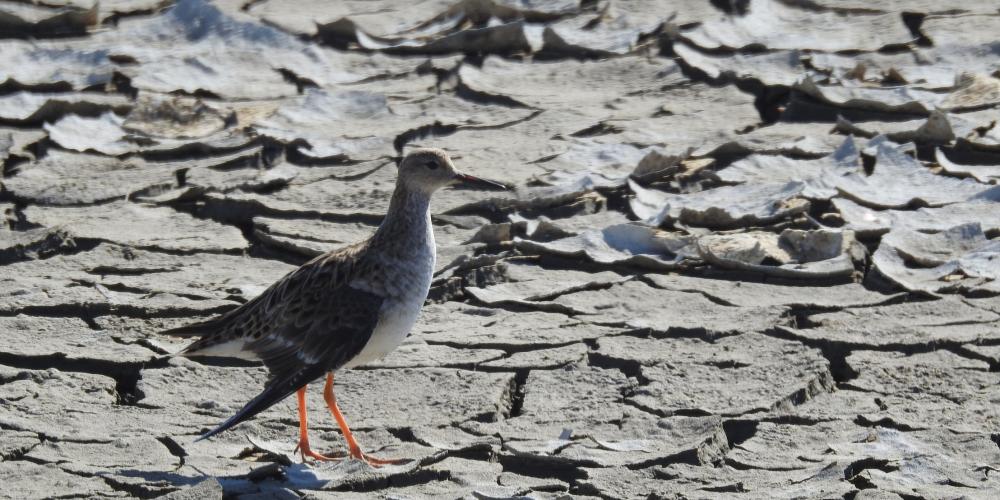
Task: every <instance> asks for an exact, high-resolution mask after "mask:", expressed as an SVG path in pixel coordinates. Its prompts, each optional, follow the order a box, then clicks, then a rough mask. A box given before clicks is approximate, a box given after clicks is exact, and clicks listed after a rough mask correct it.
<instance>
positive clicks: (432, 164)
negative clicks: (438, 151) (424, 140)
mask: <svg viewBox="0 0 1000 500" xmlns="http://www.w3.org/2000/svg"><path fill="white" fill-rule="evenodd" d="M424 166H425V167H427V168H429V169H431V170H434V169H435V168H438V162H437V160H427V162H426V163H424Z"/></svg>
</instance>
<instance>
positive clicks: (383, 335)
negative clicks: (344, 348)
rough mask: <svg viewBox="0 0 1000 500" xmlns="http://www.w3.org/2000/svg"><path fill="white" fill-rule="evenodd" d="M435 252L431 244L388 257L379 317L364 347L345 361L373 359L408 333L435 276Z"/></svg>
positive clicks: (352, 364)
mask: <svg viewBox="0 0 1000 500" xmlns="http://www.w3.org/2000/svg"><path fill="white" fill-rule="evenodd" d="M435 258H436V256H435V253H434V246H433V240H432V241H431V245H430V248H429V249H427V250H424V251H416V252H414V253H413V254H412V256H411V258H410V259H407V260H405V261H396V262H393V261H391V260H390V261H387V262H386V263H385V264H386V271H387V272H386V273H385V277H386V279H385V281H384V282H383V283H382V284H381V287H380V288H381V289H382V293H383V297H384V298H383V301H382V307H381V308H380V310H379V320H378V323H377V324H376V326H375V329H374V330H373V331H372V336H371V338H370V339H368V342H367V343H366V344H365V347H364V348H363V349H362V350H361V353H359V354H358V355H357V356H355V357H354V358H353V359H352V360H351V361H350V362H348V363H347V364H346V365H345V368H353V367H355V366H359V365H362V364H365V363H368V362H371V361H375V360H377V359H380V358H382V357H384V356H385V355H387V354H389V353H390V352H392V351H393V350H394V349H395V348H396V347H398V346H399V344H401V343H402V342H403V340H404V339H406V336H407V335H409V333H410V329H412V328H413V324H414V323H415V322H416V321H417V316H419V315H420V309H421V308H422V307H423V305H424V301H425V300H427V292H428V291H429V290H430V286H431V280H432V279H433V276H434V262H435Z"/></svg>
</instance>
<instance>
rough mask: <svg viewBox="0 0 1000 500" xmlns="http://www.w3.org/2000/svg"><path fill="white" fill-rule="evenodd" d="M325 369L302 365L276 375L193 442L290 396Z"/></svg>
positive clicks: (229, 426)
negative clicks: (296, 368)
mask: <svg viewBox="0 0 1000 500" xmlns="http://www.w3.org/2000/svg"><path fill="white" fill-rule="evenodd" d="M324 372H326V369H325V368H323V367H322V366H320V365H309V366H305V367H303V368H302V369H301V370H298V371H296V372H292V373H290V374H288V375H286V376H283V377H280V378H278V377H276V378H274V379H272V380H271V382H270V383H268V384H267V387H265V388H264V391H263V392H261V393H260V394H258V395H257V397H255V398H253V399H252V400H250V402H249V403H247V404H246V406H244V407H243V408H242V409H240V411H238V412H236V414H235V415H233V416H232V417H229V418H228V419H227V420H226V421H225V422H223V423H221V424H219V426H218V427H216V428H214V429H212V430H210V431H208V432H206V433H204V434H202V435H201V437H199V438H198V439H196V440H195V442H198V441H201V440H202V439H207V438H210V437H212V436H215V435H216V434H219V433H220V432H223V431H225V430H227V429H229V428H231V427H233V426H235V425H236V424H238V423H240V422H243V421H244V420H247V419H249V418H251V417H253V416H254V415H256V414H258V413H260V412H262V411H264V410H266V409H268V408H270V407H271V406H274V405H275V404H277V403H278V402H279V401H281V400H282V399H285V398H287V397H288V396H291V395H292V393H293V392H295V391H297V390H299V388H301V387H302V386H304V385H306V384H308V383H309V382H312V381H313V380H316V379H317V378H319V377H320V376H322V375H323V373H324Z"/></svg>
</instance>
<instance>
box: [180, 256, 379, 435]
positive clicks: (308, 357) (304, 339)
mask: <svg viewBox="0 0 1000 500" xmlns="http://www.w3.org/2000/svg"><path fill="white" fill-rule="evenodd" d="M363 265H364V262H363V261H362V260H361V259H360V258H358V257H357V253H356V252H338V253H334V254H328V255H324V256H322V257H319V258H317V259H314V260H313V261H310V262H309V263H307V264H305V265H303V266H302V267H301V268H299V269H298V270H296V271H295V272H293V273H291V274H289V275H288V276H286V277H285V278H283V279H282V280H281V281H279V282H277V283H275V284H274V285H273V286H272V287H271V288H269V289H268V290H267V291H266V292H265V293H264V294H262V295H261V296H259V297H258V298H256V299H254V301H252V302H248V303H247V304H244V306H242V307H240V308H239V309H236V310H234V311H231V312H230V313H228V314H227V315H225V316H224V317H223V318H220V320H222V321H224V322H225V327H224V329H223V330H222V331H220V332H219V333H218V334H215V335H212V336H210V337H205V338H203V339H201V340H199V341H198V342H195V344H192V346H191V347H192V348H195V349H193V350H192V349H189V350H188V351H187V352H186V353H187V354H189V355H192V354H197V353H198V351H199V350H201V348H198V347H196V346H197V345H198V344H204V345H205V346H207V347H211V346H212V345H217V344H218V343H219V342H227V341H230V340H232V339H233V338H234V337H237V335H238V338H239V339H240V340H241V341H242V342H243V346H242V348H243V349H244V350H246V351H249V352H252V353H253V354H254V355H255V356H256V357H257V358H259V359H261V360H262V361H263V362H264V364H265V366H267V368H268V369H269V370H270V372H271V378H270V380H269V381H268V383H267V386H266V387H265V388H264V391H263V392H261V393H260V395H258V396H257V397H256V398H254V399H253V400H251V401H250V402H249V403H247V405H246V406H244V407H243V408H242V409H241V410H240V411H239V412H238V413H237V414H236V415H234V416H233V417H232V418H230V419H229V420H226V421H225V422H224V423H223V424H222V425H220V426H219V427H217V428H216V429H213V430H212V431H211V432H209V433H207V434H205V435H204V436H202V439H203V438H206V437H209V436H212V435H215V434H218V433H220V432H222V431H224V430H226V429H228V428H230V427H232V426H234V425H236V424H238V423H240V422H242V421H243V420H246V419H248V418H250V417H252V416H254V415H256V414H257V413H260V412H261V411H264V410H265V409H267V408H269V407H270V406H272V405H274V404H275V403H277V402H278V401H281V400H282V399H284V398H286V397H288V396H290V395H291V394H292V393H293V392H295V391H296V390H298V389H299V388H300V387H302V386H303V385H305V384H307V383H309V382H311V381H313V380H315V379H317V378H319V377H320V376H322V375H323V374H324V373H326V372H328V371H332V370H336V369H337V368H340V367H341V366H343V365H344V364H346V363H347V362H348V361H350V360H351V359H352V358H353V357H354V356H356V355H357V354H358V353H360V352H361V350H362V349H363V348H364V346H365V344H366V343H367V342H368V339H369V338H371V335H372V332H373V331H374V330H375V326H376V325H377V324H378V317H379V310H380V308H381V306H382V300H383V299H382V297H381V296H380V295H378V294H375V293H372V292H370V291H365V290H361V289H358V288H354V287H352V286H351V283H352V281H353V279H354V277H355V276H357V274H358V273H359V272H360V271H361V267H363ZM213 337H219V338H218V339H213Z"/></svg>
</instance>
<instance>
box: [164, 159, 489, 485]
mask: <svg viewBox="0 0 1000 500" xmlns="http://www.w3.org/2000/svg"><path fill="white" fill-rule="evenodd" d="M448 186H456V187H458V186H461V187H463V188H473V189H494V190H502V189H507V188H508V186H506V185H505V184H503V183H500V182H496V181H491V180H487V179H482V178H479V177H474V176H471V175H469V174H466V173H463V172H460V171H459V170H458V169H456V168H455V165H454V163H453V162H452V160H451V158H450V157H449V156H448V154H447V153H446V152H445V151H443V150H441V149H435V148H420V149H414V150H412V151H410V152H409V153H408V154H406V155H405V156H404V157H403V159H402V160H401V161H400V162H399V165H398V174H397V178H396V186H395V189H394V190H393V193H392V197H391V199H390V201H389V208H388V211H387V212H386V215H385V217H384V218H383V220H382V222H381V224H380V225H379V227H378V229H377V230H376V231H375V232H374V234H372V235H371V236H370V237H369V238H367V239H365V240H362V241H360V242H357V243H354V244H352V245H348V246H346V247H342V248H339V249H336V250H332V251H330V252H327V253H325V254H322V255H319V256H317V257H315V258H314V259H312V260H310V261H308V262H306V263H305V264H303V265H302V266H301V267H299V268H297V269H295V270H294V271H292V272H290V273H288V274H287V275H285V276H284V277H282V278H281V279H279V280H278V281H276V282H275V283H274V284H272V285H271V286H270V287H268V288H267V289H266V290H265V291H264V292H263V293H261V294H260V295H258V296H257V297H255V298H253V299H252V300H249V301H248V302H246V303H244V304H242V305H240V306H239V307H237V308H235V309H232V310H230V311H228V312H225V313H223V314H221V315H219V316H217V317H214V318H211V319H208V320H206V321H201V322H197V323H193V324H189V325H186V326H181V327H179V328H173V329H170V330H166V331H164V332H163V333H165V334H167V335H172V336H177V337H182V338H195V340H194V341H193V342H191V343H190V344H189V345H187V346H186V347H185V348H184V349H183V350H182V351H181V352H180V353H178V354H179V355H181V356H184V357H199V356H213V357H220V356H221V357H236V358H243V359H249V360H258V361H262V362H263V364H264V366H265V367H266V368H267V370H268V372H269V375H270V376H269V379H268V381H267V382H266V383H265V386H264V389H263V390H262V391H261V392H260V394H258V395H257V396H256V397H254V398H253V399H252V400H250V401H249V402H248V403H246V405H245V406H243V408H242V409H240V410H239V411H238V412H237V413H236V414H235V415H233V416H232V417H230V418H229V419H227V420H225V421H224V422H222V423H221V424H220V425H218V426H217V427H215V428H214V429H212V430H210V431H208V432H206V433H204V434H203V435H202V436H201V437H199V438H198V440H199V441H200V440H202V439H207V438H209V437H212V436H215V435H217V434H219V433H221V432H223V431H226V430H228V429H230V428H232V427H233V426H235V425H237V424H239V423H241V422H243V421H245V420H247V419H249V418H252V417H253V416H255V415H257V414H258V413H260V412H262V411H264V410H266V409H267V408H269V407H271V406H273V405H275V404H277V403H278V402H279V401H282V400H283V399H285V398H287V397H288V396H290V395H292V393H296V394H297V398H298V417H299V442H298V446H297V450H298V451H299V452H300V454H301V456H302V460H303V462H305V461H306V460H307V457H308V458H311V459H315V460H318V461H327V460H338V459H340V458H339V457H337V458H334V457H328V456H325V455H322V454H320V453H317V452H316V451H314V450H313V449H312V448H311V447H310V445H309V433H308V422H307V419H306V400H305V396H306V387H307V385H308V384H309V383H310V382H313V381H315V380H318V379H319V378H321V377H323V376H324V375H325V376H326V382H325V384H324V387H323V397H324V400H325V401H326V404H327V406H328V407H329V409H330V413H331V414H332V415H333V418H334V420H336V422H337V425H338V426H339V428H340V430H341V433H342V434H343V436H344V440H345V441H346V444H347V448H348V450H349V456H350V457H351V458H353V459H357V460H362V461H364V462H367V463H368V464H369V465H372V466H375V467H378V466H381V465H386V464H394V463H400V462H401V461H400V460H383V459H378V458H375V457H372V456H369V455H366V454H365V453H364V452H363V451H362V450H361V447H360V445H359V444H358V442H357V440H356V439H355V438H354V436H353V434H351V430H350V427H349V426H348V424H347V421H346V420H345V419H344V416H343V414H342V413H341V411H340V408H339V407H338V406H337V400H336V397H335V395H334V390H333V389H334V373H335V372H337V371H339V370H344V369H349V368H354V367H356V366H359V365H362V364H365V363H368V362H371V361H374V360H377V359H379V358H382V357H383V356H385V355H386V354H388V353H389V352H390V351H392V350H393V349H395V348H396V347H397V346H398V345H399V344H400V343H401V342H402V341H403V340H404V339H405V338H406V336H407V335H408V334H409V331H410V329H411V328H412V327H413V324H414V322H415V321H416V319H417V316H418V314H419V312H420V309H421V307H422V306H423V304H424V301H425V300H426V298H427V293H428V291H429V290H430V285H431V279H432V277H433V274H434V263H435V259H436V248H435V243H434V231H433V227H432V223H431V215H430V200H431V195H432V194H433V193H434V192H435V191H437V190H439V189H441V188H444V187H448Z"/></svg>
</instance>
